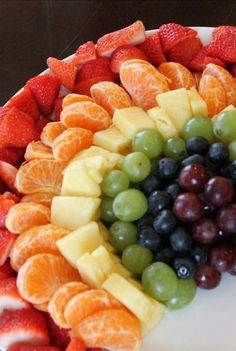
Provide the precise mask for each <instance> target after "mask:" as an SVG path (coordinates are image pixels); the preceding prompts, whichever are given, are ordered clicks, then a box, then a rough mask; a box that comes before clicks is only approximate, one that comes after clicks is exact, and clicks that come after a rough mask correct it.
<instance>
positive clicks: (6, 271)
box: [0, 258, 15, 281]
mask: <svg viewBox="0 0 236 351" xmlns="http://www.w3.org/2000/svg"><path fill="white" fill-rule="evenodd" d="M14 275H15V272H14V271H13V269H12V268H11V263H10V259H9V258H8V259H7V260H6V262H5V263H4V264H3V265H2V266H0V281H1V280H3V279H6V278H10V277H13V276H14Z"/></svg>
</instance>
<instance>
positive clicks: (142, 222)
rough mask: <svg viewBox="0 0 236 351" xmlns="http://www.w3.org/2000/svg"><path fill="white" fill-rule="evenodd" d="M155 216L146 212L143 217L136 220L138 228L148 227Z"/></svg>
mask: <svg viewBox="0 0 236 351" xmlns="http://www.w3.org/2000/svg"><path fill="white" fill-rule="evenodd" d="M153 220H154V217H153V216H152V215H151V214H145V215H144V216H143V217H141V218H139V219H138V220H137V222H136V225H137V228H138V229H140V228H142V227H146V226H149V225H152V223H153Z"/></svg>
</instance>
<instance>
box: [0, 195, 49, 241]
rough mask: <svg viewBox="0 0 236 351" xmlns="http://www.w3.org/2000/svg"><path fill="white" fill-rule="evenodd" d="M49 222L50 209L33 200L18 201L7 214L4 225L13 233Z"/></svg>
mask: <svg viewBox="0 0 236 351" xmlns="http://www.w3.org/2000/svg"><path fill="white" fill-rule="evenodd" d="M49 222H50V209H49V208H48V207H46V206H43V205H40V204H36V203H35V202H25V203H18V204H16V205H14V206H12V207H11V208H10V210H9V212H8V214H7V218H6V223H5V225H6V227H7V229H8V230H9V231H10V232H12V233H15V234H18V233H23V232H24V231H25V230H28V229H30V228H31V227H34V226H36V225H41V224H47V223H49Z"/></svg>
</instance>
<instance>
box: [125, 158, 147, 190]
mask: <svg viewBox="0 0 236 351" xmlns="http://www.w3.org/2000/svg"><path fill="white" fill-rule="evenodd" d="M122 170H123V171H124V172H125V173H126V174H127V175H128V177H129V179H130V181H131V182H133V183H138V182H141V181H142V180H144V179H145V178H146V177H147V176H148V175H149V173H150V171H151V162H150V161H149V159H148V158H147V156H146V155H144V154H143V153H142V152H132V153H131V154H129V155H127V156H125V158H124V161H123V164H122Z"/></svg>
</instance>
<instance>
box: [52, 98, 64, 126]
mask: <svg viewBox="0 0 236 351" xmlns="http://www.w3.org/2000/svg"><path fill="white" fill-rule="evenodd" d="M63 99H64V96H60V97H58V98H57V99H56V101H55V107H54V121H60V116H61V111H62V101H63Z"/></svg>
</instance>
